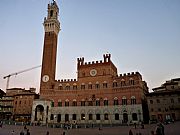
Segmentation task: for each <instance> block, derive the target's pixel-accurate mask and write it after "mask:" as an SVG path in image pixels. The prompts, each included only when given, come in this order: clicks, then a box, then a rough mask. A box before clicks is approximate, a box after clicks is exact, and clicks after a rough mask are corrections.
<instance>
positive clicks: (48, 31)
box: [40, 0, 60, 95]
mask: <svg viewBox="0 0 180 135" xmlns="http://www.w3.org/2000/svg"><path fill="white" fill-rule="evenodd" d="M58 14H59V8H58V6H57V3H56V2H55V1H54V0H53V2H52V3H50V4H48V14H47V17H45V18H44V23H43V25H44V30H45V34H44V50H43V58H42V69H41V82H40V93H41V94H42V95H43V93H44V92H45V91H46V90H48V89H49V88H50V87H52V83H53V82H54V81H55V72H56V52H57V39H58V33H59V31H60V22H59V20H58Z"/></svg>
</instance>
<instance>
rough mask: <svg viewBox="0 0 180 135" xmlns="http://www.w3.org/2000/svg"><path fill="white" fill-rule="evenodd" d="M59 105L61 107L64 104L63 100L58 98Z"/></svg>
mask: <svg viewBox="0 0 180 135" xmlns="http://www.w3.org/2000/svg"><path fill="white" fill-rule="evenodd" d="M58 106H59V107H61V106H62V101H61V99H59V100H58Z"/></svg>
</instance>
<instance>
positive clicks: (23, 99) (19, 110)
mask: <svg viewBox="0 0 180 135" xmlns="http://www.w3.org/2000/svg"><path fill="white" fill-rule="evenodd" d="M38 98H39V95H38V94H36V93H35V89H33V88H31V89H30V90H24V91H22V92H20V93H18V94H16V95H14V102H13V119H14V120H15V121H21V122H30V121H31V112H32V104H33V100H34V99H38Z"/></svg>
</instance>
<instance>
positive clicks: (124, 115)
mask: <svg viewBox="0 0 180 135" xmlns="http://www.w3.org/2000/svg"><path fill="white" fill-rule="evenodd" d="M127 122H128V114H127V113H123V123H127Z"/></svg>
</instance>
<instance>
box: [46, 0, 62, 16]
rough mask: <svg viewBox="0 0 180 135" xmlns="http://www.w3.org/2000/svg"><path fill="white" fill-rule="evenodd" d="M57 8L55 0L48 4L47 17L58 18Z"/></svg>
mask: <svg viewBox="0 0 180 135" xmlns="http://www.w3.org/2000/svg"><path fill="white" fill-rule="evenodd" d="M58 13H59V8H58V6H57V3H56V1H55V0H53V2H52V3H50V4H48V16H47V19H58Z"/></svg>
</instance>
